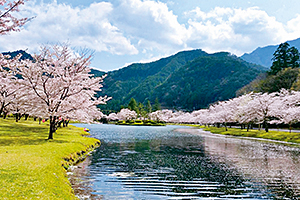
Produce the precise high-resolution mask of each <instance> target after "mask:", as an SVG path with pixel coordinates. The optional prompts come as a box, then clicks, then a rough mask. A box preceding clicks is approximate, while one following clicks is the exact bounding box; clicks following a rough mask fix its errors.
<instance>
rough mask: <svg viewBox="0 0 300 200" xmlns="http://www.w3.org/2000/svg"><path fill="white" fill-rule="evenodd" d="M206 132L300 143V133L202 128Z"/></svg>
mask: <svg viewBox="0 0 300 200" xmlns="http://www.w3.org/2000/svg"><path fill="white" fill-rule="evenodd" d="M202 128H203V129H204V130H205V131H210V132H212V133H217V134H222V135H232V136H240V137H255V138H264V139H271V140H277V141H284V142H293V143H300V133H293V132H292V133H290V132H283V131H269V132H266V131H265V130H264V129H261V130H252V129H250V130H249V131H248V132H247V130H246V129H243V130H241V129H238V128H228V131H226V130H225V128H224V127H221V128H217V127H202Z"/></svg>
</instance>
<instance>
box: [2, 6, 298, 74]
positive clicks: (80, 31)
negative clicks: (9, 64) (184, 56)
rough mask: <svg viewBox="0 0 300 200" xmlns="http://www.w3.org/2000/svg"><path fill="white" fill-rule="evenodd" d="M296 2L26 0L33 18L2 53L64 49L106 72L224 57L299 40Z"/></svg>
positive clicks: (25, 9) (6, 39)
mask: <svg viewBox="0 0 300 200" xmlns="http://www.w3.org/2000/svg"><path fill="white" fill-rule="evenodd" d="M299 8H300V1H299V0H263V1H262V0H249V1H247V0H210V1H206V0H160V1H158V0H155V1H154V0H153V1H152V0H106V1H99V0H98V1H97V0H84V1H83V0H72V1H71V0H56V1H53V0H43V1H42V0H35V1H34V0H30V1H27V2H26V3H25V5H24V6H22V7H21V11H20V13H18V15H20V16H22V17H24V16H25V17H32V16H35V18H34V19H33V20H32V21H30V22H29V23H27V24H26V25H25V26H24V27H23V28H22V30H21V31H20V32H13V33H10V34H9V35H6V36H1V37H0V43H1V45H0V51H1V52H3V51H15V50H19V49H23V50H27V51H28V52H29V53H36V52H38V50H39V47H40V46H41V45H44V44H55V43H63V42H68V43H69V44H70V45H71V46H72V47H74V49H76V50H78V51H80V50H82V49H89V50H91V51H93V52H94V58H93V61H92V64H91V66H92V67H94V68H98V69H100V70H105V71H110V70H114V69H118V68H121V67H124V66H127V65H128V64H130V63H134V62H150V61H153V60H157V59H159V58H161V57H166V56H169V55H172V54H175V53H176V52H178V51H182V50H189V49H202V50H204V51H207V52H209V53H212V52H217V51H229V52H231V53H233V54H236V55H238V56H240V55H242V54H243V53H248V52H251V51H253V50H254V49H256V48H257V47H259V46H266V45H270V44H279V43H281V42H284V41H287V40H293V39H296V38H299V37H300V12H299V11H298V10H299Z"/></svg>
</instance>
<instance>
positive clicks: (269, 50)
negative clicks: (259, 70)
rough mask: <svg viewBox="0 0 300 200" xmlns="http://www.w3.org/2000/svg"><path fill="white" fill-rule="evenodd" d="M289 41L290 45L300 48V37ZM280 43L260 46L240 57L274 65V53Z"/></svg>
mask: <svg viewBox="0 0 300 200" xmlns="http://www.w3.org/2000/svg"><path fill="white" fill-rule="evenodd" d="M287 42H288V43H289V44H290V46H294V47H296V48H297V49H300V38H297V39H295V40H289V41H287ZM279 45H280V44H277V45H268V46H264V47H258V48H256V49H255V50H254V51H252V52H251V53H245V54H243V55H242V56H241V57H240V58H242V59H243V60H245V61H247V62H250V63H254V64H257V65H262V66H264V67H267V68H270V67H271V65H272V58H273V53H274V52H275V51H276V49H277V48H278V47H279Z"/></svg>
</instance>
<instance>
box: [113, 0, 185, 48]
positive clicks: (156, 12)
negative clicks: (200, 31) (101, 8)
mask: <svg viewBox="0 0 300 200" xmlns="http://www.w3.org/2000/svg"><path fill="white" fill-rule="evenodd" d="M113 17H114V21H115V23H116V25H117V26H118V27H119V28H120V29H121V30H123V31H124V32H125V33H126V34H128V35H129V36H130V37H134V38H135V39H136V40H138V43H137V44H138V46H139V47H140V48H142V49H149V50H152V49H155V50H158V49H160V50H162V51H164V50H167V49H174V48H176V49H178V48H183V47H184V46H185V41H184V39H185V37H186V34H187V30H186V28H185V26H184V25H182V24H180V23H179V22H178V20H177V16H176V15H174V14H173V12H172V11H170V10H169V9H168V6H167V4H165V3H161V2H155V1H141V0H124V1H121V3H120V5H119V6H117V7H116V8H115V10H114V15H113Z"/></svg>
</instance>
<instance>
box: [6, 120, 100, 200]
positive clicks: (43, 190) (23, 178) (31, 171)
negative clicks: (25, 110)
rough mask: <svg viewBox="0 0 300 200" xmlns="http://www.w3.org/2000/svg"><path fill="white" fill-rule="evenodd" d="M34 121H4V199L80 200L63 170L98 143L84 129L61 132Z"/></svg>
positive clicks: (69, 129) (74, 128)
mask: <svg viewBox="0 0 300 200" xmlns="http://www.w3.org/2000/svg"><path fill="white" fill-rule="evenodd" d="M48 130H49V126H48V125H47V124H41V125H39V124H38V122H34V121H33V120H28V121H24V120H23V119H22V120H21V121H20V122H18V123H16V122H14V121H13V119H6V120H3V119H0V199H1V200H2V199H76V197H75V195H74V194H73V190H72V188H71V185H70V183H69V181H68V178H67V177H66V171H65V169H64V167H63V166H67V165H68V164H70V162H75V161H76V160H77V159H78V158H79V157H80V156H84V154H86V153H87V152H88V151H90V150H91V149H92V148H93V146H95V145H96V143H97V142H99V141H98V140H96V139H94V138H89V137H82V135H83V134H85V132H84V131H83V128H77V127H74V126H69V127H66V128H59V129H58V130H57V133H55V134H54V140H46V139H47V137H48Z"/></svg>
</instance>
